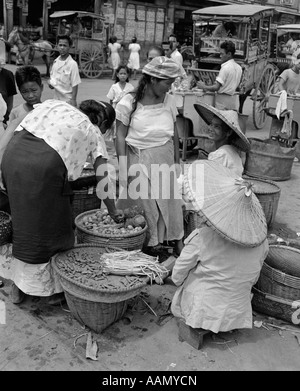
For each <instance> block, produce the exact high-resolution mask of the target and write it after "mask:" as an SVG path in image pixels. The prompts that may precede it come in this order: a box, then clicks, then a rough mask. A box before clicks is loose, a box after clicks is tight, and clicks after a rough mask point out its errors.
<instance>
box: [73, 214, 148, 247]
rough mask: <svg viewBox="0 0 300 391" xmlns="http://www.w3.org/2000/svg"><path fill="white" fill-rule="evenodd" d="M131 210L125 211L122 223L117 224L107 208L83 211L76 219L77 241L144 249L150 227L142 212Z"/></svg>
mask: <svg viewBox="0 0 300 391" xmlns="http://www.w3.org/2000/svg"><path fill="white" fill-rule="evenodd" d="M125 212H126V210H124V213H125ZM131 212H132V214H129V212H128V211H127V213H125V222H124V223H122V224H116V223H115V222H114V221H113V219H111V217H110V216H109V215H108V211H107V210H106V209H98V210H91V211H88V212H84V213H81V214H80V215H78V216H77V217H76V219H75V226H76V235H77V242H78V243H92V244H100V245H105V246H107V245H109V246H113V247H117V248H121V249H123V250H129V251H130V250H138V249H142V247H143V244H144V241H145V239H146V234H147V228H148V227H147V224H146V220H145V218H144V216H143V215H142V214H134V213H137V211H136V210H135V211H131ZM132 215H133V216H132ZM131 216H132V217H131Z"/></svg>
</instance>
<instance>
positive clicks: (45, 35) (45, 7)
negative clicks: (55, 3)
mask: <svg viewBox="0 0 300 391" xmlns="http://www.w3.org/2000/svg"><path fill="white" fill-rule="evenodd" d="M43 25H44V28H43V39H46V40H47V39H48V0H44V1H43Z"/></svg>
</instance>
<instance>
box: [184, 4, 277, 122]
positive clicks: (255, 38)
mask: <svg viewBox="0 0 300 391" xmlns="http://www.w3.org/2000/svg"><path fill="white" fill-rule="evenodd" d="M276 12H277V11H276V9H275V8H274V7H271V6H262V5H255V4H251V5H250V4H239V6H238V7H237V6H236V5H223V6H213V7H207V8H201V9H199V10H197V11H194V12H193V21H194V39H193V48H194V53H195V57H196V58H195V60H196V62H197V64H198V68H197V69H196V68H195V69H192V70H191V72H192V73H193V74H194V76H195V81H198V80H201V81H203V82H205V83H206V84H213V83H214V82H215V78H216V75H217V74H218V73H219V71H220V69H221V59H220V45H221V44H222V43H223V42H224V41H225V40H230V41H232V42H233V43H234V44H235V48H236V51H235V55H234V58H235V61H236V62H237V63H238V64H240V65H241V67H242V69H243V74H242V78H241V82H240V85H239V88H238V91H239V101H240V106H239V112H240V113H241V114H242V113H243V106H244V103H245V100H246V98H247V97H249V96H251V99H252V100H253V113H252V117H253V123H254V126H255V128H257V129H261V128H263V127H264V125H265V122H266V119H267V116H266V112H265V109H266V108H267V107H268V101H269V96H270V94H271V93H272V92H273V90H274V86H275V79H276V77H275V74H276V67H275V66H274V64H273V62H272V60H271V58H270V51H271V22H272V17H273V15H274V14H275V13H276ZM223 23H225V24H226V23H227V26H228V27H229V28H228V31H227V36H221V37H220V36H215V35H214V33H211V32H212V30H213V29H212V28H211V27H213V28H215V27H216V25H221V24H223ZM205 24H206V25H207V27H205ZM217 27H218V26H217Z"/></svg>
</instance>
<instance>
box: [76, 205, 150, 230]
mask: <svg viewBox="0 0 300 391" xmlns="http://www.w3.org/2000/svg"><path fill="white" fill-rule="evenodd" d="M80 223H81V224H80V225H82V227H83V228H85V229H87V230H89V231H91V232H94V233H99V234H107V235H116V236H120V234H121V235H123V234H130V233H135V232H139V231H141V230H142V229H143V228H144V227H145V226H146V220H145V218H144V216H143V215H141V214H138V215H135V216H134V217H131V218H127V219H126V220H125V223H122V224H117V223H116V222H115V221H114V220H113V219H112V218H111V217H110V215H109V214H108V211H107V209H99V210H98V211H97V212H95V213H94V214H91V215H89V216H85V217H83V218H82V220H81V222H80Z"/></svg>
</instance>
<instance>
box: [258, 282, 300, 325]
mask: <svg viewBox="0 0 300 391" xmlns="http://www.w3.org/2000/svg"><path fill="white" fill-rule="evenodd" d="M252 293H253V297H252V303H251V304H252V308H253V309H254V310H255V311H257V312H260V313H262V314H265V315H268V316H272V317H274V318H278V319H281V320H285V321H287V322H289V323H292V324H293V325H294V326H299V312H300V310H299V308H300V302H299V301H292V300H287V299H283V298H282V297H278V296H274V295H270V294H269V293H266V292H263V291H261V290H259V289H257V288H256V287H253V288H252Z"/></svg>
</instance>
